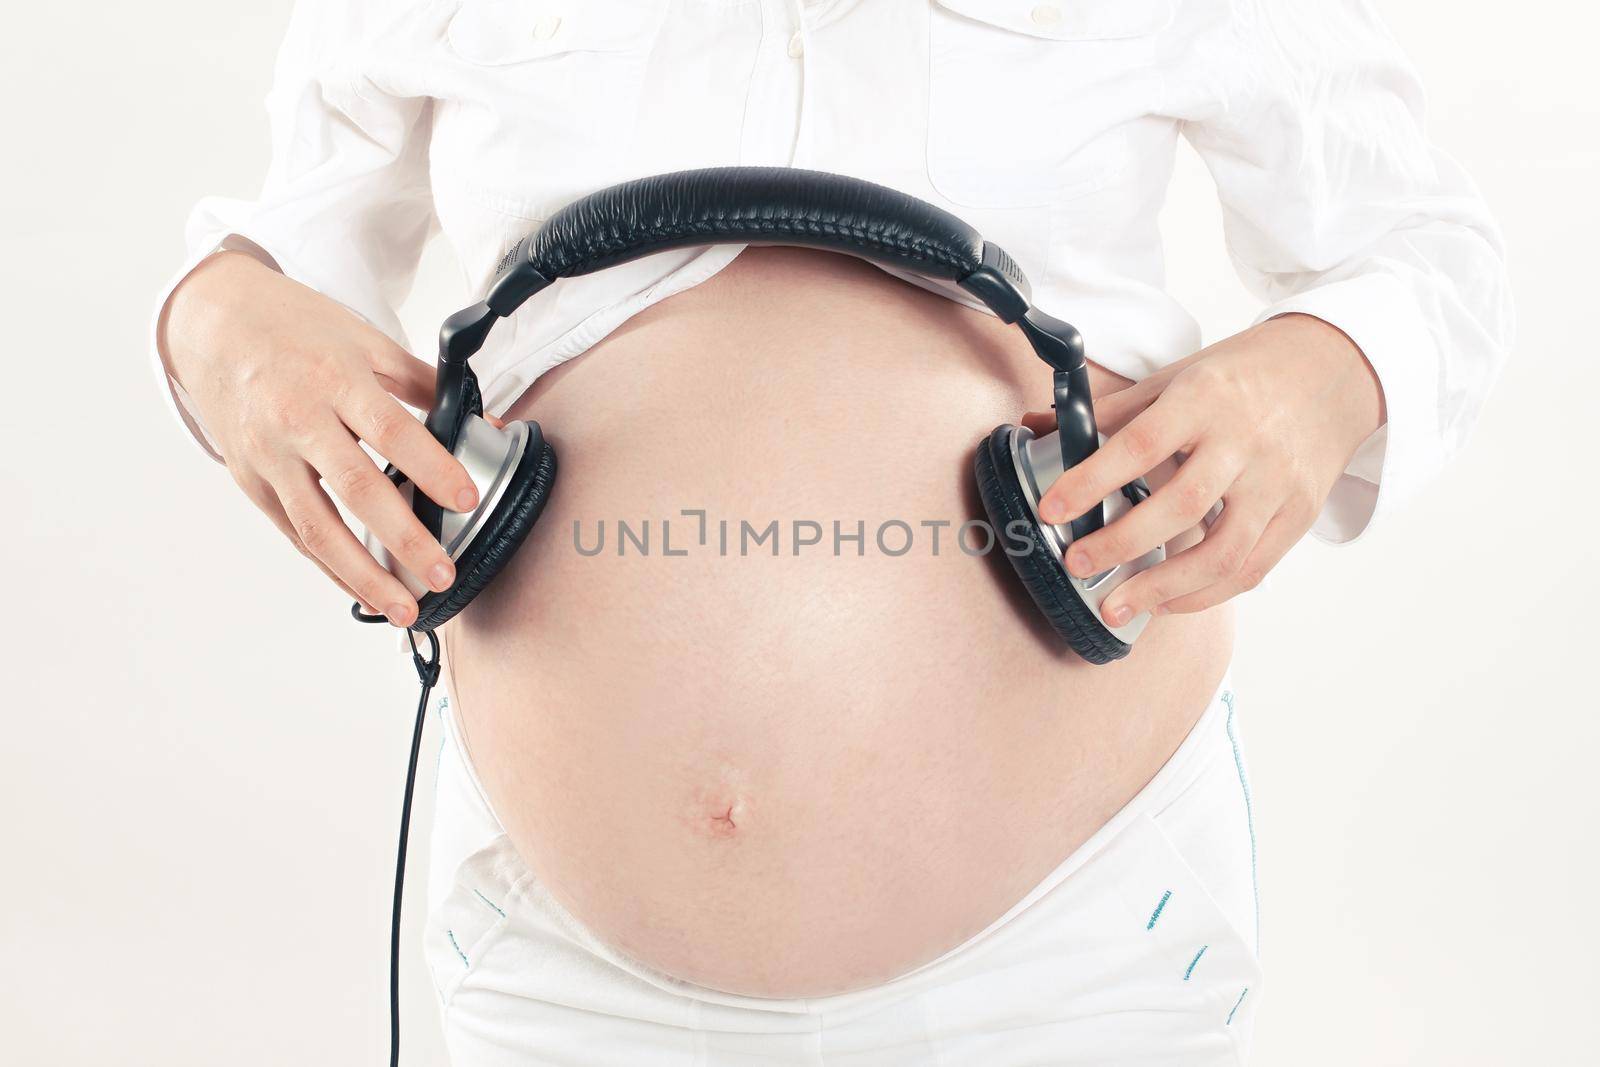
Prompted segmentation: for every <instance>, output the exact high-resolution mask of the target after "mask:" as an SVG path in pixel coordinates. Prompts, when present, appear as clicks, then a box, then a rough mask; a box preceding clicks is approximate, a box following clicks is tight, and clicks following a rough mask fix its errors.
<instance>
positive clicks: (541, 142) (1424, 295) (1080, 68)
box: [157, 0, 1512, 541]
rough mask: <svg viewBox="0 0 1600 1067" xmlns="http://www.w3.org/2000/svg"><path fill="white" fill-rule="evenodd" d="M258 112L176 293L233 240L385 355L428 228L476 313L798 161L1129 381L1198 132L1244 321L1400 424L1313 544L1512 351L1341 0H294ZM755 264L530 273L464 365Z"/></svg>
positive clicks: (1394, 496) (1361, 26)
mask: <svg viewBox="0 0 1600 1067" xmlns="http://www.w3.org/2000/svg"><path fill="white" fill-rule="evenodd" d="M267 107H268V110H269V113H270V117H271V123H272V131H273V159H272V165H271V169H270V170H269V172H268V174H267V178H266V182H265V185H264V188H263V189H262V192H261V196H260V197H259V199H257V200H255V201H250V202H244V201H238V200H221V199H207V200H204V201H202V202H201V203H200V204H199V205H198V206H196V208H195V209H194V212H193V214H192V215H191V216H190V219H189V224H188V235H187V236H188V244H189V249H190V259H189V261H188V262H187V263H185V264H184V267H183V269H182V270H181V271H180V272H179V273H178V274H177V275H176V277H175V279H174V283H176V280H177V279H178V278H181V277H182V276H183V274H185V273H187V272H188V270H189V269H190V268H191V267H192V266H193V265H194V263H196V262H198V261H199V259H201V258H203V257H204V256H205V255H206V254H208V253H209V252H211V251H212V250H214V249H215V248H216V247H217V246H218V244H219V243H220V242H222V241H223V240H224V239H227V238H229V237H230V236H232V235H238V236H242V237H245V238H248V240H249V241H251V242H254V243H255V244H256V245H258V246H259V247H260V248H261V249H263V250H265V252H266V253H267V254H268V255H269V256H270V258H271V259H272V260H273V261H275V265H276V266H277V267H278V268H279V269H280V270H282V271H283V272H284V273H286V274H288V275H289V276H291V277H293V278H295V279H297V280H299V281H301V282H303V283H305V284H307V285H309V286H311V287H312V288H315V289H317V290H319V291H321V292H322V293H325V294H326V295H328V296H330V297H332V298H334V299H336V300H338V301H340V302H342V303H343V304H345V305H346V306H347V307H349V308H350V309H352V310H353V311H355V312H357V313H358V314H360V315H362V316H363V317H365V318H366V319H367V320H369V321H370V322H372V323H373V324H375V325H376V326H377V327H379V328H380V329H382V330H384V331H385V332H387V333H388V334H390V335H391V336H392V337H394V338H395V339H396V340H397V341H401V342H402V343H404V340H403V338H402V336H401V331H400V327H399V323H398V320H397V319H396V316H395V311H394V308H395V306H396V304H397V303H398V302H399V301H400V300H401V299H402V298H403V297H404V295H405V293H406V292H407V290H408V288H409V286H410V283H411V279H412V276H413V274H414V272H415V268H416V264H417V261H418V258H419V256H420V254H421V250H422V246H423V244H424V242H425V241H426V240H427V238H428V237H429V236H430V234H431V233H432V232H433V231H434V229H435V227H437V228H438V229H440V230H442V232H443V234H444V236H445V238H446V239H448V240H449V241H450V243H451V244H452V245H453V246H454V250H455V253H456V255H457V257H458V259H459V260H460V262H461V263H462V264H463V265H464V266H465V270H466V272H467V275H468V277H467V283H468V287H469V289H470V290H471V291H472V295H471V296H470V298H469V299H467V300H464V301H463V303H470V302H471V301H472V300H476V299H479V298H480V297H481V295H482V293H483V290H484V289H485V286H486V283H487V281H488V279H489V278H490V277H491V276H492V274H493V271H494V267H495V264H496V263H497V262H498V261H499V259H500V257H501V256H502V255H503V254H504V253H505V251H506V250H507V249H508V248H509V247H510V246H511V245H512V244H513V243H515V242H516V241H517V240H518V239H519V238H520V237H522V236H523V235H524V234H525V233H526V232H528V231H530V230H532V229H534V228H536V227H537V226H538V225H539V222H540V221H541V220H542V219H545V218H548V217H549V216H550V214H551V213H552V212H554V211H555V210H556V209H557V208H559V207H561V206H562V205H564V204H566V203H568V202H570V201H572V200H574V199H576V198H577V197H579V196H582V195H583V194H585V193H588V192H591V191H593V190H595V189H598V188H600V187H603V186H606V185H609V184H612V183H614V182H619V181H623V180H626V179H629V178H634V177H639V176H642V175H646V174H652V173H660V172H664V171H671V170H678V169H682V168H688V167H701V166H711V165H721V164H736V163H737V164H779V165H793V166H799V167H809V168H814V169H818V170H829V171H836V172H839V173H843V174H849V175H854V176H857V177H861V178H867V179H870V180H872V181H876V182H880V183H883V184H885V185H890V186H894V187H896V188H899V189H902V190H904V191H906V192H908V193H911V194H913V195H915V196H918V197H922V198H923V199H926V200H929V201H932V202H933V203H935V204H938V205H940V206H941V207H944V208H946V209H948V210H950V211H952V212H954V213H955V214H957V215H959V216H961V217H962V218H964V219H966V220H967V221H968V222H969V223H971V224H972V225H973V226H975V227H976V228H977V229H978V231H979V232H980V233H982V234H983V235H984V236H985V237H986V238H987V239H989V240H991V241H994V242H996V243H998V244H999V245H1001V246H1002V247H1004V248H1005V249H1006V250H1007V251H1008V252H1010V253H1011V255H1012V256H1013V257H1014V258H1015V259H1016V260H1017V262H1018V263H1019V264H1020V265H1021V266H1022V268H1023V270H1024V272H1025V273H1026V274H1027V275H1028V277H1029V278H1030V279H1031V280H1032V282H1033V290H1034V298H1035V301H1036V302H1037V303H1038V304H1039V306H1041V307H1043V308H1044V309H1046V310H1048V311H1049V312H1051V313H1052V314H1054V315H1056V316H1058V317H1060V318H1064V319H1066V320H1068V321H1070V322H1072V323H1073V324H1074V325H1076V326H1077V327H1078V328H1079V329H1080V330H1081V331H1082V332H1083V334H1084V337H1085V339H1086V342H1087V346H1088V352H1089V355H1090V358H1091V359H1093V360H1094V361H1095V362H1097V363H1099V364H1100V365H1101V366H1104V367H1106V368H1108V369H1109V370H1112V371H1115V372H1117V373H1118V374H1122V375H1124V376H1126V377H1129V378H1133V379H1138V378H1142V377H1144V376H1146V375H1148V374H1150V373H1151V372H1152V371H1155V370H1157V369H1158V368H1160V367H1162V366H1164V365H1166V364H1168V363H1171V362H1173V361H1174V360H1177V359H1180V358H1182V357H1184V356H1186V355H1189V354H1190V353H1191V352H1193V351H1194V350H1195V349H1196V348H1197V347H1198V346H1199V343H1200V337H1199V329H1198V327H1197V325H1196V323H1195V321H1194V319H1193V318H1191V317H1190V315H1189V314H1188V313H1187V312H1185V311H1184V309H1183V308H1182V307H1180V306H1179V305H1178V304H1177V303H1176V302H1175V301H1174V300H1173V299H1172V298H1171V297H1169V296H1168V295H1167V294H1166V293H1165V292H1164V291H1163V289H1162V248H1161V240H1160V234H1159V231H1158V229H1157V214H1158V211H1159V209H1160V207H1161V203H1162V200H1163V197H1164V195H1165V189H1166V186H1167V182H1168V179H1169V177H1170V175H1171V172H1172V167H1173V159H1174V149H1175V146H1176V144H1177V139H1178V137H1179V136H1183V137H1185V138H1187V139H1188V140H1189V142H1190V143H1191V144H1192V145H1193V146H1194V147H1195V148H1196V149H1197V150H1198V151H1199V153H1200V155H1201V156H1202V157H1203V158H1204V160H1205V161H1206V163H1207V165H1208V166H1209V168H1210V171H1211V174H1212V176H1213V178H1214V179H1215V181H1216V184H1217V190H1218V195H1219V196H1220V197H1221V201H1222V206H1223V209H1224V215H1225V221H1226V227H1225V231H1226V237H1227V242H1228V247H1229V250H1230V253H1231V255H1232V257H1233V259H1234V261H1235V263H1236V265H1237V267H1238V270H1239V272H1240V274H1241V276H1242V277H1243V278H1244V280H1245V281H1246V283H1247V284H1248V285H1249V286H1250V288H1251V289H1252V290H1253V291H1254V292H1255V293H1256V294H1258V295H1259V296H1260V297H1261V299H1262V300H1263V301H1264V302H1265V303H1266V305H1267V306H1266V308H1265V310H1264V311H1263V312H1262V315H1261V317H1262V318H1266V317H1269V316H1271V315H1276V314H1281V313H1283V312H1288V311H1298V312H1304V313H1307V314H1311V315H1315V316H1317V317H1319V318H1322V319H1324V320H1326V321H1328V322H1330V323H1332V324H1333V325H1335V326H1337V327H1339V328H1340V329H1341V330H1343V331H1344V332H1345V333H1346V334H1348V335H1349V336H1350V337H1351V338H1352V339H1353V340H1354V341H1355V342H1356V343H1357V344H1358V345H1360V347H1361V349H1362V351H1363V352H1364V353H1365V354H1366V357H1367V359H1368V360H1369V361H1370V362H1371V363H1372V365H1373V367H1374V368H1375V370H1376V371H1377V374H1378V377H1379V379H1380V381H1381V383H1382V386H1383V391H1384V395H1385V399H1386V402H1387V407H1388V416H1389V421H1388V425H1387V426H1386V427H1385V428H1384V429H1382V430H1380V431H1379V432H1378V433H1377V434H1376V435H1375V436H1374V437H1373V438H1372V439H1371V440H1369V441H1368V442H1367V443H1366V445H1364V446H1363V448H1362V449H1361V450H1360V452H1358V454H1357V455H1356V457H1355V460H1354V461H1353V462H1352V463H1351V466H1350V469H1349V471H1348V472H1347V473H1346V475H1345V477H1343V478H1341V479H1340V482H1339V484H1338V485H1337V487H1336V488H1335V490H1334V492H1333V495H1332V496H1331V497H1330V498H1329V501H1328V504H1327V505H1326V507H1325V508H1324V510H1323V514H1322V515H1321V517H1320V518H1319V519H1318V523H1317V526H1316V528H1315V532H1316V533H1317V534H1318V535H1319V536H1321V537H1323V538H1325V539H1328V540H1335V541H1339V540H1347V539H1349V538H1351V537H1354V536H1355V535H1356V534H1357V533H1359V532H1360V531H1361V530H1362V529H1363V528H1365V527H1366V525H1367V523H1368V522H1369V520H1370V519H1371V518H1372V516H1373V514H1374V510H1375V509H1376V511H1377V512H1378V513H1383V512H1386V511H1388V510H1389V509H1390V508H1391V507H1392V506H1393V504H1394V503H1395V502H1398V501H1400V500H1403V499H1404V498H1405V497H1407V496H1408V495H1410V494H1411V493H1412V492H1413V491H1414V490H1415V489H1416V488H1417V487H1418V486H1419V484H1421V483H1423V482H1424V481H1425V480H1427V479H1428V478H1429V477H1430V476H1431V475H1433V474H1434V472H1436V471H1437V470H1438V469H1439V468H1440V467H1441V465H1442V464H1443V463H1444V462H1445V461H1446V459H1448V458H1449V457H1450V455H1451V454H1452V453H1453V452H1454V451H1455V450H1456V449H1457V448H1458V447H1459V446H1460V445H1461V443H1462V441H1463V440H1464V438H1465V437H1466V435H1467V433H1468V431H1469V429H1470V428H1471V426H1472V424H1473V422H1474V421H1475V419H1476V417H1477V414H1478V410H1479V408H1480V406H1481V405H1482V403H1483V400H1484V398H1485V395H1486V393H1487V392H1488V389H1489V387H1490V385H1491V384H1492V382H1493V380H1494V379H1495V377H1496V375H1497V373H1498V371H1499V368H1500V366H1501V364H1502V363H1503V361H1504V359H1505V356H1506V353H1507V349H1508V346H1509V344H1510V338H1511V332H1512V310H1511V303H1510V297H1509V294H1508V291H1507V285H1506V278H1505V272H1504V265H1503V262H1502V250H1501V243H1500V237H1499V234H1498V232H1497V230H1496V228H1495V225H1494V222H1493V220H1492V219H1491V218H1490V217H1489V215H1488V213H1487V212H1486V210H1485V208H1484V206H1483V204H1482V202H1481V201H1480V199H1479V197H1478V195H1477V193H1476V191H1475V189H1474V188H1473V186H1472V183H1471V181H1470V180H1469V179H1468V178H1467V176H1466V175H1465V174H1464V173H1463V172H1462V171H1461V169H1460V168H1459V167H1458V166H1457V165H1456V164H1455V163H1454V162H1453V161H1452V160H1450V159H1449V158H1448V157H1446V156H1444V155H1443V154H1442V153H1440V152H1438V151H1435V150H1433V149H1432V148H1430V146H1429V145H1428V142H1427V139H1426V137H1425V135H1424V133H1423V130H1422V125H1421V122H1422V94H1421V90H1420V88H1419V86H1418V84H1417V80H1416V77H1415V74H1414V72H1413V71H1412V70H1411V68H1410V67H1409V65H1408V64H1407V63H1406V61H1405V59H1404V57H1403V56H1402V55H1401V54H1400V51H1399V49H1398V48H1397V46H1396V45H1395V43H1394V41H1393V40H1391V38H1390V37H1389V36H1388V34H1387V32H1386V31H1385V30H1384V29H1383V28H1382V26H1381V25H1380V24H1379V23H1378V21H1377V19H1376V17H1375V16H1374V14H1373V13H1372V11H1371V10H1370V5H1369V4H1368V3H1365V2H1360V0H1181V2H1180V0H933V2H931V3H930V2H929V0H805V2H804V3H798V2H796V0H301V2H300V3H299V5H298V6H297V8H296V10H295V13H294V16H293V19H292V21H291V23H290V27H289V33H288V38H287V40H286V41H285V43H284V46H283V51H282V53H281V55H280V57H279V61H278V67H277V72H276V79H275V84H274V86H273V88H272V91H271V93H270V94H269V96H268V99H267ZM740 251H741V249H740V248H739V247H737V246H726V247H717V248H711V249H698V250H695V249H690V250H683V251H677V252H670V253H663V254H659V255H655V256H651V257H648V258H647V259H644V260H640V261H637V262H634V263H632V264H628V265H625V266H621V267H615V268H612V269H610V270H606V271H603V272H601V273H598V274H595V275H591V276H588V277H584V278H576V279H570V280H566V281H562V282H560V283H558V284H557V285H555V286H552V287H551V288H550V289H547V290H546V291H545V292H543V293H541V294H540V295H539V296H537V297H535V298H534V299H533V300H531V301H529V302H528V303H527V304H526V305H524V306H523V308H522V309H521V310H519V311H518V312H517V313H516V315H515V316H513V318H512V319H511V321H510V322H508V323H502V324H501V325H500V326H499V327H498V328H496V329H495V330H494V331H493V332H492V333H491V334H490V336H489V341H488V344H487V345H486V346H485V348H484V349H483V351H482V352H481V353H480V354H479V355H478V356H476V357H475V358H474V367H475V368H476V370H477V372H478V375H479V377H480V380H481V381H482V383H483V386H484V394H485V402H486V406H487V407H488V408H489V410H490V411H492V412H495V413H499V412H503V411H504V410H505V409H506V408H507V407H509V406H510V404H511V403H512V402H513V401H514V400H515V399H516V398H517V397H518V396H519V395H520V394H521V393H522V391H523V390H524V389H525V388H526V387H527V385H528V384H529V383H530V382H531V381H533V380H534V379H535V378H537V377H538V376H539V375H540V374H542V373H544V372H545V371H547V370H549V369H550V368H552V367H554V366H556V365H557V364H559V363H561V362H563V361H565V360H568V359H571V358H572V357H573V356H576V355H578V354H580V353H582V352H583V351H585V350H586V349H588V348H589V347H590V346H591V345H593V344H595V342H597V341H598V340H600V339H601V338H603V337H604V336H605V335H606V334H607V333H608V332H610V331H611V330H613V329H615V328H616V327H617V326H618V325H619V324H620V323H622V322H623V321H625V320H626V319H627V318H628V317H629V316H631V315H634V314H636V313H637V312H639V311H640V310H641V309H642V308H644V307H647V306H649V305H650V304H652V303H654V302H656V301H659V300H661V299H663V298H665V297H667V296H669V295H671V294H673V293H675V292H679V291H681V290H683V289H686V288H688V287H690V286H693V285H695V284H697V283H699V282H701V281H704V280H705V279H706V278H708V277H710V276H711V275H712V274H714V273H715V272H716V271H718V270H719V269H721V268H722V267H723V266H725V265H726V264H727V263H729V262H730V261H731V260H732V259H733V258H734V257H735V256H736V255H738V254H739V252H740ZM169 291H170V290H169ZM164 300H165V295H163V302H164ZM1258 321H1259V320H1258ZM1243 325H1244V324H1242V323H1241V326H1243ZM157 364H158V366H161V362H160V354H159V353H157ZM163 374H165V372H164V371H163ZM168 382H169V385H170V384H172V383H171V382H170V378H168ZM174 395H175V396H177V397H178V398H179V399H180V401H181V400H182V396H181V391H178V390H176V389H175V391H174ZM180 411H181V412H183V413H184V417H185V419H186V421H188V423H189V425H190V427H191V429H192V430H195V431H196V433H197V435H200V436H202V439H203V431H201V429H200V427H199V424H198V421H197V420H195V419H194V418H193V417H192V415H190V414H189V413H188V412H187V411H186V410H185V409H184V408H182V407H181V406H180ZM1380 486H1381V491H1380V488H1379V487H1380Z"/></svg>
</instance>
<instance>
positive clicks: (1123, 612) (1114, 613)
mask: <svg viewBox="0 0 1600 1067" xmlns="http://www.w3.org/2000/svg"><path fill="white" fill-rule="evenodd" d="M1131 614H1132V613H1131V612H1130V611H1129V610H1128V607H1127V605H1126V604H1118V605H1117V606H1116V607H1114V608H1112V609H1111V610H1109V611H1107V612H1106V621H1107V622H1109V623H1110V624H1111V625H1112V626H1121V625H1122V624H1123V623H1125V622H1127V621H1128V617H1129V616H1130V615H1131Z"/></svg>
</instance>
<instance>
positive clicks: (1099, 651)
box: [973, 424, 1133, 663]
mask: <svg viewBox="0 0 1600 1067" xmlns="http://www.w3.org/2000/svg"><path fill="white" fill-rule="evenodd" d="M1015 432H1016V427H1015V426H1012V425H1010V424H1007V425H1005V426H1001V427H999V428H998V429H996V430H995V431H994V433H992V434H990V435H989V436H988V437H987V438H985V439H984V440H983V442H982V443H980V444H979V445H978V454H977V457H976V460H975V462H974V464H973V469H974V472H975V473H976V475H977V479H978V495H979V496H980V497H982V498H983V508H984V511H986V512H987V513H988V515H989V522H990V524H991V525H993V527H994V531H995V538H996V541H997V543H999V544H1010V543H1011V539H1009V538H1007V537H1006V531H1007V530H1008V529H1013V528H1014V527H1012V525H1011V524H1012V523H1015V522H1023V523H1026V524H1027V529H1028V535H1029V536H1028V551H1027V552H1025V553H1013V552H1011V551H1008V552H1007V553H1006V558H1007V559H1009V560H1010V561H1011V566H1012V568H1013V569H1014V570H1015V571H1016V572H1017V577H1018V578H1020V579H1022V585H1023V588H1025V589H1027V591H1028V595H1029V596H1031V597H1032V598H1033V602H1034V603H1035V604H1037V605H1038V607H1039V611H1040V612H1041V613H1042V614H1043V615H1044V617H1045V619H1047V620H1048V621H1049V623H1050V626H1051V628H1052V629H1053V630H1055V632H1056V634H1057V635H1059V636H1060V637H1061V639H1062V640H1063V641H1065V642H1066V643H1067V645H1068V646H1069V647H1071V649H1072V651H1074V652H1076V653H1077V654H1078V655H1079V656H1081V657H1083V658H1084V659H1086V660H1088V661H1089V662H1090V663H1110V662H1112V661H1113V660H1119V659H1121V658H1122V657H1124V656H1126V655H1127V654H1128V653H1129V652H1130V651H1131V650H1132V648H1133V646H1132V645H1130V644H1128V643H1127V642H1126V641H1123V640H1122V639H1120V638H1119V637H1117V636H1116V635H1115V634H1113V633H1112V632H1111V631H1110V630H1108V629H1106V627H1105V625H1104V624H1103V623H1101V621H1100V620H1099V619H1098V618H1097V617H1096V616H1095V613H1094V611H1093V610H1091V609H1090V607H1089V605H1088V604H1086V603H1084V601H1083V598H1082V597H1080V596H1079V595H1078V591H1077V589H1076V588H1075V587H1074V586H1073V584H1072V578H1071V576H1070V575H1069V574H1068V573H1067V568H1066V564H1065V563H1064V562H1062V560H1061V557H1060V556H1058V555H1056V553H1055V551H1054V550H1053V549H1052V548H1051V546H1050V541H1049V539H1048V538H1047V537H1046V536H1045V534H1044V531H1043V529H1042V528H1041V527H1040V525H1039V520H1038V518H1037V517H1036V516H1035V515H1034V512H1033V508H1032V507H1030V506H1029V504H1028V497H1027V494H1026V493H1024V492H1023V488H1022V481H1021V479H1020V478H1019V477H1018V476H1017V469H1016V464H1015V462H1014V461H1013V460H1012V455H1011V435H1012V434H1013V433H1015Z"/></svg>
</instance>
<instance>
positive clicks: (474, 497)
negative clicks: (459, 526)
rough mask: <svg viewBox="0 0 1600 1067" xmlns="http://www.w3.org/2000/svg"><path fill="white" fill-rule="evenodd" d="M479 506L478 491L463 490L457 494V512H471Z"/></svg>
mask: <svg viewBox="0 0 1600 1067" xmlns="http://www.w3.org/2000/svg"><path fill="white" fill-rule="evenodd" d="M477 506H478V491H477V490H476V489H463V490H461V492H459V493H457V494H456V510H457V511H471V510H472V509H473V508H475V507H477Z"/></svg>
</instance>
